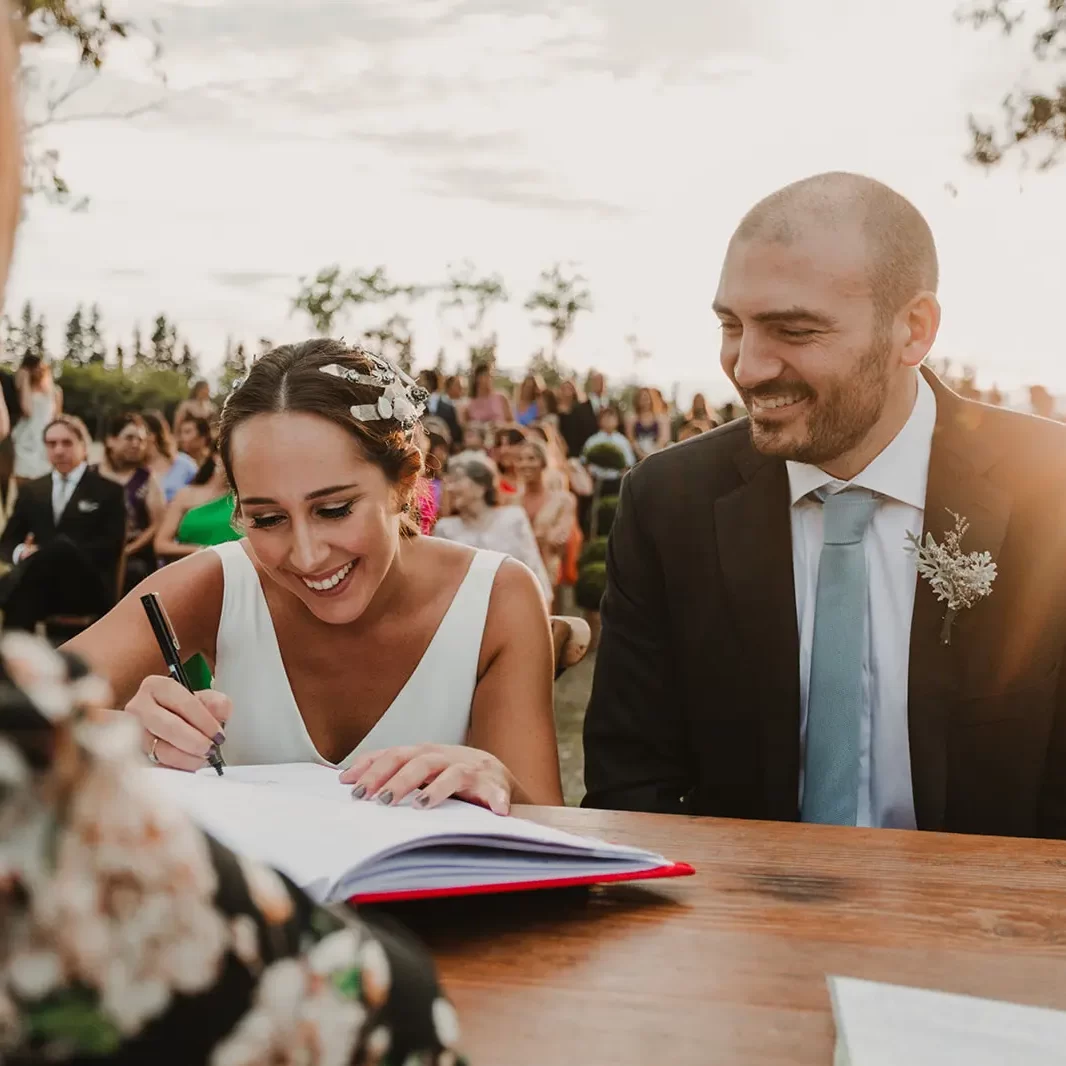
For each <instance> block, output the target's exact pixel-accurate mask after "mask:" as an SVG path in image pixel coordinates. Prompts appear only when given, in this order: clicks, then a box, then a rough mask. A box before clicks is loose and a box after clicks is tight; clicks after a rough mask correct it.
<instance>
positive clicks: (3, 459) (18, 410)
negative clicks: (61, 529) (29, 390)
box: [0, 370, 22, 512]
mask: <svg viewBox="0 0 1066 1066" xmlns="http://www.w3.org/2000/svg"><path fill="white" fill-rule="evenodd" d="M0 400H2V403H3V408H2V410H0V430H2V433H0V509H3V510H4V511H5V512H6V511H7V505H8V497H9V495H10V493H11V481H12V479H13V478H14V476H15V442H14V440H13V439H12V437H11V431H12V430H13V429H14V428H15V423H16V422H18V420H19V419H20V418H21V417H22V404H21V402H20V401H19V390H18V386H17V385H16V384H15V375H14V374H12V373H11V371H10V370H0ZM5 415H6V418H5Z"/></svg>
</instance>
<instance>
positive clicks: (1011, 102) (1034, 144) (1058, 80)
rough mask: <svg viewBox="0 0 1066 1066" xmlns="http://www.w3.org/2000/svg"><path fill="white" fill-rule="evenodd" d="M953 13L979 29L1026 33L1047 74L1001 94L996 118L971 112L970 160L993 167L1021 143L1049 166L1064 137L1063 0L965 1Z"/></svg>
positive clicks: (1065, 23)
mask: <svg viewBox="0 0 1066 1066" xmlns="http://www.w3.org/2000/svg"><path fill="white" fill-rule="evenodd" d="M956 14H957V18H958V19H959V20H960V21H961V22H964V23H968V24H969V25H971V26H974V27H976V28H977V29H981V28H983V27H986V26H995V27H998V28H999V29H1000V30H1001V31H1002V32H1003V33H1004V34H1006V35H1008V36H1011V35H1013V34H1014V33H1015V31H1018V32H1022V33H1026V34H1028V35H1029V36H1030V48H1031V50H1032V54H1033V57H1034V58H1035V59H1036V60H1037V64H1038V69H1039V70H1040V71H1041V73H1042V74H1043V75H1045V79H1044V80H1045V84H1044V85H1043V86H1041V87H1040V88H1036V87H1034V86H1025V85H1019V86H1018V87H1016V88H1014V89H1012V90H1010V91H1009V92H1008V93H1006V94H1005V96H1004V97H1003V102H1002V115H1001V117H1000V121H999V122H998V123H994V124H992V125H989V124H988V123H982V122H980V121H978V120H977V119H975V118H974V117H973V115H971V116H970V136H971V146H970V153H969V159H970V160H971V162H974V163H977V164H978V165H980V166H985V167H991V166H995V165H996V164H997V163H999V162H1000V161H1001V160H1002V159H1003V156H1004V154H1005V153H1006V152H1008V151H1010V150H1011V149H1012V148H1018V147H1020V148H1021V149H1022V150H1023V151H1026V150H1029V149H1032V150H1034V151H1036V152H1037V153H1038V155H1037V158H1036V165H1037V168H1038V169H1041V170H1043V169H1046V168H1048V167H1050V166H1051V165H1052V164H1053V163H1054V162H1055V161H1056V159H1057V158H1058V154H1059V150H1060V149H1061V147H1062V145H1063V142H1066V0H1022V2H1020V3H1019V2H1012V0H967V2H966V3H964V5H963V7H962V8H960V9H959V11H958V12H957V13H956Z"/></svg>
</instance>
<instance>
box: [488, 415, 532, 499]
mask: <svg viewBox="0 0 1066 1066" xmlns="http://www.w3.org/2000/svg"><path fill="white" fill-rule="evenodd" d="M527 440H528V437H527V436H526V431H525V430H524V429H523V428H522V427H521V426H502V427H501V428H500V429H498V430H497V431H496V437H495V442H494V444H493V447H492V461H493V462H494V463H495V464H496V470H497V471H498V473H499V492H500V496H501V497H502V499H503V500H504V501H505V502H507V501H511V500H514V499H516V498H517V496H518V474H517V473H516V472H515V457H516V456H517V455H518V450H519V448H521V447H522V445H523V444H525V443H526V441H527Z"/></svg>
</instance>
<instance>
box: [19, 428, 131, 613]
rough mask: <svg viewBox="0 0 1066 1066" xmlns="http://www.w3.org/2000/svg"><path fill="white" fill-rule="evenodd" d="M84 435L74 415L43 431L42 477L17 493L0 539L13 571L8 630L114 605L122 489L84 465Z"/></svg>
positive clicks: (86, 440) (86, 441)
mask: <svg viewBox="0 0 1066 1066" xmlns="http://www.w3.org/2000/svg"><path fill="white" fill-rule="evenodd" d="M88 448H89V433H88V431H87V430H86V428H85V425H84V423H83V422H82V421H81V419H79V418H75V417H74V416H73V415H60V416H59V417H58V418H57V419H55V420H54V421H53V422H52V423H51V425H49V426H48V427H47V428H46V429H45V431H44V450H45V454H46V455H47V456H48V461H49V462H50V463H51V465H52V472H51V474H49V475H48V476H47V477H43V478H38V479H37V480H35V481H30V482H28V483H27V484H25V485H23V486H22V488H20V489H19V495H18V500H17V501H16V503H15V507H14V510H13V511H12V513H11V518H10V519H9V520H8V523H7V526H6V528H5V529H4V533H3V536H2V537H0V555H2V557H3V559H4V560H5V561H6V562H10V563H12V564H13V567H14V568H13V569H12V570H11V571H10V573H8V574H6V575H5V576H4V577H3V578H2V579H0V610H2V611H3V614H4V625H5V626H6V627H7V628H8V629H29V630H32V629H34V628H35V626H36V625H37V623H38V622H41V621H43V620H44V619H46V618H51V617H54V616H57V615H65V616H78V617H85V616H93V615H102V614H104V613H105V612H106V611H107V610H108V609H109V608H110V607H111V606H112V605H113V604H114V602H115V597H116V594H117V590H118V580H119V564H120V562H121V560H122V556H123V548H124V545H125V541H126V504H125V500H124V498H123V493H122V489H121V487H120V486H118V485H116V484H114V483H113V482H111V481H109V480H107V479H106V478H104V477H101V476H100V474H98V473H97V472H96V471H95V470H93V469H91V468H89V466H88V465H87V456H88Z"/></svg>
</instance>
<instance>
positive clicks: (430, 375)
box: [418, 370, 463, 451]
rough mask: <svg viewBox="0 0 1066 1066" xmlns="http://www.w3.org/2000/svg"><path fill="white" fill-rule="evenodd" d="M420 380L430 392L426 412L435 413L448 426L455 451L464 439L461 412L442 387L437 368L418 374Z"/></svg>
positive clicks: (428, 413)
mask: <svg viewBox="0 0 1066 1066" xmlns="http://www.w3.org/2000/svg"><path fill="white" fill-rule="evenodd" d="M418 380H419V382H420V384H421V385H422V387H423V388H424V389H425V390H426V391H427V392H428V393H429V399H428V400H427V401H426V414H427V415H435V416H436V417H437V418H439V419H440V420H441V421H442V422H443V423H444V424H445V425H446V426H447V427H448V432H449V433H450V434H451V440H452V450H453V451H455V450H456V449H457V448H458V446H459V442H460V441H461V440H462V439H463V431H462V430H461V429H460V428H459V414H458V412H457V411H456V410H455V404H453V403H452V401H451V400H449V399H448V397H447V396H445V395H444V392H443V391H442V389H441V385H442V382H441V380H440V374H438V373H437V371H436V370H423V371H422V372H421V373H420V374H419V375H418Z"/></svg>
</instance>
